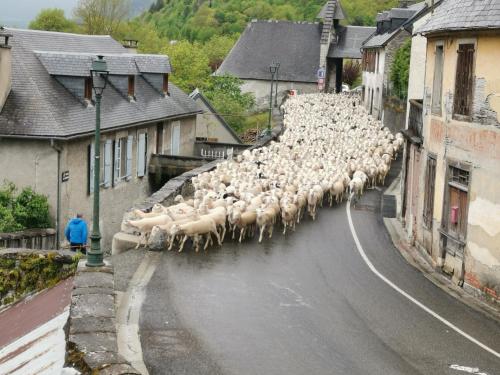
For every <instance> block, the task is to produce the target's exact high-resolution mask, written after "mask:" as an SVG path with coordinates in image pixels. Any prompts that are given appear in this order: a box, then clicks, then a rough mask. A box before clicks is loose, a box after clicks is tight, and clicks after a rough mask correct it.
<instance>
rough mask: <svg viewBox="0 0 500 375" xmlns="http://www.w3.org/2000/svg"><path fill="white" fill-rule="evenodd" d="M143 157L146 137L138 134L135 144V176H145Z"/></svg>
mask: <svg viewBox="0 0 500 375" xmlns="http://www.w3.org/2000/svg"><path fill="white" fill-rule="evenodd" d="M145 156H146V135H145V134H144V133H140V134H139V137H138V142H137V176H138V177H143V176H144V175H145V169H146V168H145V164H146V161H145Z"/></svg>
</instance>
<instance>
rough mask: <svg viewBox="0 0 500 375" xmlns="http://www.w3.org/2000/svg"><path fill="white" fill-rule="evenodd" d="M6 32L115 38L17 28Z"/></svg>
mask: <svg viewBox="0 0 500 375" xmlns="http://www.w3.org/2000/svg"><path fill="white" fill-rule="evenodd" d="M5 30H12V31H17V32H19V31H20V32H27V33H37V34H57V35H72V36H80V37H87V38H111V39H113V37H112V36H111V35H108V34H106V35H91V34H78V33H66V32H62V31H49V30H33V29H20V28H15V27H5Z"/></svg>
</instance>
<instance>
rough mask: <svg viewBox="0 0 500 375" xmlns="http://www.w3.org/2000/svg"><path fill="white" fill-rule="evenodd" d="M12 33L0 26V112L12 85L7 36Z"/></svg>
mask: <svg viewBox="0 0 500 375" xmlns="http://www.w3.org/2000/svg"><path fill="white" fill-rule="evenodd" d="M11 37H12V35H11V34H9V33H7V31H6V30H5V29H4V28H3V27H0V112H1V111H2V108H3V105H4V104H5V101H6V100H7V97H8V96H9V93H10V89H11V87H12V52H11V46H10V45H9V38H11Z"/></svg>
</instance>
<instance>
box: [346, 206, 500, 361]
mask: <svg viewBox="0 0 500 375" xmlns="http://www.w3.org/2000/svg"><path fill="white" fill-rule="evenodd" d="M346 211H347V220H348V222H349V227H350V229H351V233H352V237H353V238H354V242H355V243H356V248H357V249H358V252H359V255H361V258H363V260H364V262H365V263H366V264H367V265H368V267H369V268H370V270H371V271H372V272H373V273H374V274H375V275H376V276H378V277H379V278H380V279H381V280H382V281H384V282H385V283H386V284H387V285H389V286H390V287H391V288H393V289H394V290H395V291H397V292H398V293H400V294H401V295H403V296H404V297H406V298H407V299H409V300H410V301H411V302H413V303H414V304H415V305H417V306H418V307H420V308H421V309H422V310H424V311H425V312H427V313H428V314H430V315H432V316H433V317H434V318H436V319H437V320H439V321H440V322H442V323H443V324H445V325H446V326H448V327H450V328H451V329H452V330H454V331H455V332H457V333H458V334H460V335H462V336H463V337H465V338H466V339H467V340H469V341H471V342H473V343H474V344H476V345H477V346H479V347H480V348H481V349H484V350H486V351H487V352H489V353H491V354H493V355H494V356H495V357H497V358H500V353H497V352H496V351H495V350H493V349H491V348H490V347H488V346H486V345H484V344H483V343H482V342H480V341H478V340H476V339H475V338H474V337H472V336H471V335H469V334H467V333H465V332H464V331H462V330H461V329H460V328H458V327H457V326H455V325H453V324H452V323H451V322H449V321H448V320H446V319H445V318H443V317H442V316H440V315H439V314H437V313H436V312H434V311H432V310H431V309H430V308H428V307H427V306H425V305H424V304H423V303H421V302H420V301H418V300H416V299H415V298H413V297H412V296H410V295H409V294H408V293H406V292H405V291H404V290H402V289H401V288H399V287H398V286H397V285H396V284H394V283H393V282H392V281H391V280H389V279H388V278H387V277H385V276H384V275H382V274H381V273H380V272H379V271H378V270H377V269H376V268H375V266H374V265H373V263H372V262H371V261H370V259H368V256H367V255H366V253H365V251H364V250H363V247H362V246H361V242H360V241H359V238H358V235H357V234H356V229H354V224H353V223H352V218H351V202H350V201H347V204H346Z"/></svg>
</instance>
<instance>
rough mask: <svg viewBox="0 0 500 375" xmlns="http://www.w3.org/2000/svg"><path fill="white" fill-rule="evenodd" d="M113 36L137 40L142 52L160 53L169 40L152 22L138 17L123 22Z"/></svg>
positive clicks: (120, 38)
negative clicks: (161, 34)
mask: <svg viewBox="0 0 500 375" xmlns="http://www.w3.org/2000/svg"><path fill="white" fill-rule="evenodd" d="M113 37H114V38H116V39H117V40H124V39H134V40H137V41H138V51H139V52H140V53H160V52H161V51H162V49H164V48H165V46H167V45H168V40H167V39H166V38H164V37H162V36H160V34H158V32H157V30H156V28H155V27H154V25H153V24H152V23H148V22H145V21H140V20H138V19H134V20H132V21H129V22H126V23H123V24H122V25H121V27H120V28H119V29H118V30H117V31H116V32H115V33H114V35H113Z"/></svg>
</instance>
